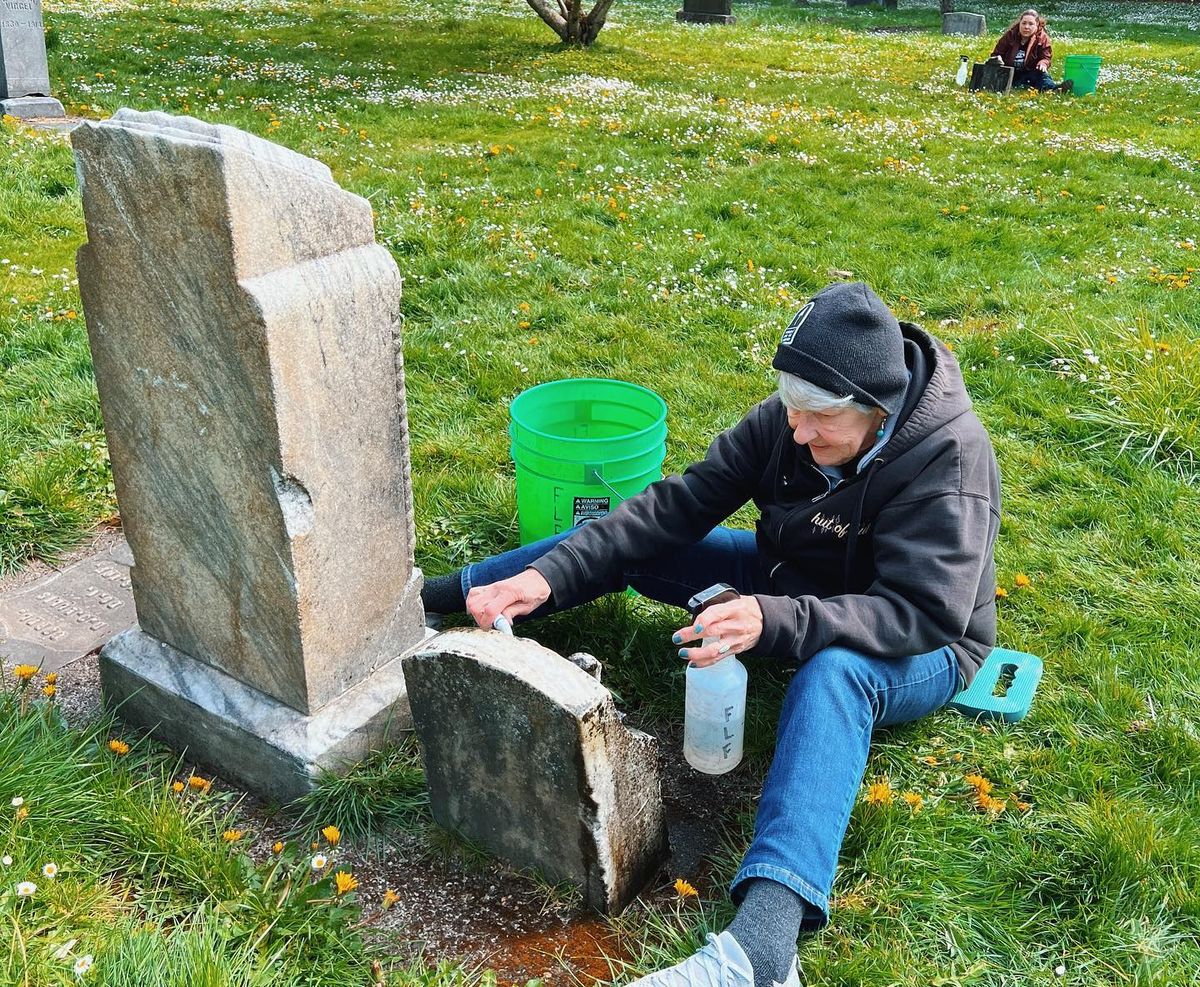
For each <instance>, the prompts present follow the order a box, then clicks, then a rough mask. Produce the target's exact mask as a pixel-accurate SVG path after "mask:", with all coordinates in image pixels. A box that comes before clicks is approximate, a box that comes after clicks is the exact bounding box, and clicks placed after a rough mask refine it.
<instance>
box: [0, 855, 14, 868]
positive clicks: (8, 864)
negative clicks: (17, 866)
mask: <svg viewBox="0 0 1200 987" xmlns="http://www.w3.org/2000/svg"><path fill="white" fill-rule="evenodd" d="M0 864H3V865H4V866H5V867H11V866H12V857H10V856H9V855H8V854H7V853H6V854H5V855H4V856H3V857H0Z"/></svg>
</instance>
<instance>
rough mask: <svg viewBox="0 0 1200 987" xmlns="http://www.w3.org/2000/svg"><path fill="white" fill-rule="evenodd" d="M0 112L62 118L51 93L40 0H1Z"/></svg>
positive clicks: (58, 105) (58, 104) (60, 106)
mask: <svg viewBox="0 0 1200 987" xmlns="http://www.w3.org/2000/svg"><path fill="white" fill-rule="evenodd" d="M0 113H3V114H6V115H8V116H14V117H21V118H23V119H27V118H32V117H62V116H65V115H66V114H65V113H64V112H63V107H62V103H60V102H59V101H58V100H57V99H54V98H52V97H51V95H50V69H49V66H48V63H47V62H46V32H45V28H44V27H43V25H42V0H0Z"/></svg>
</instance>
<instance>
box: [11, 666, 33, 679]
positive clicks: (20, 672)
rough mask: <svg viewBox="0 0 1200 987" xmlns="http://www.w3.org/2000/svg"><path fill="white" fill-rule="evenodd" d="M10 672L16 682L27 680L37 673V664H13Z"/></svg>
mask: <svg viewBox="0 0 1200 987" xmlns="http://www.w3.org/2000/svg"><path fill="white" fill-rule="evenodd" d="M12 673H13V678H15V679H16V680H17V681H18V682H28V681H29V680H30V679H31V678H33V677H34V676H35V675H37V665H15V666H14V667H13V670H12Z"/></svg>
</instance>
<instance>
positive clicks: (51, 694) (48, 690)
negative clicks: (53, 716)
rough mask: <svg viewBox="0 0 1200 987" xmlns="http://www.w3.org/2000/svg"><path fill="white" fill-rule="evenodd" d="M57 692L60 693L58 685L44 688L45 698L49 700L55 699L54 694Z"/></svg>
mask: <svg viewBox="0 0 1200 987" xmlns="http://www.w3.org/2000/svg"><path fill="white" fill-rule="evenodd" d="M56 692H58V686H56V685H44V686H42V695H43V696H45V697H46V698H47V699H53V698H54V694H55V693H56Z"/></svg>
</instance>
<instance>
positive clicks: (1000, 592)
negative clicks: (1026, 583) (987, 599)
mask: <svg viewBox="0 0 1200 987" xmlns="http://www.w3.org/2000/svg"><path fill="white" fill-rule="evenodd" d="M1006 596H1008V590H1006V589H1005V588H1004V587H1003V586H997V587H996V599H997V600H1003V599H1004V598H1005V597H1006Z"/></svg>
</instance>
